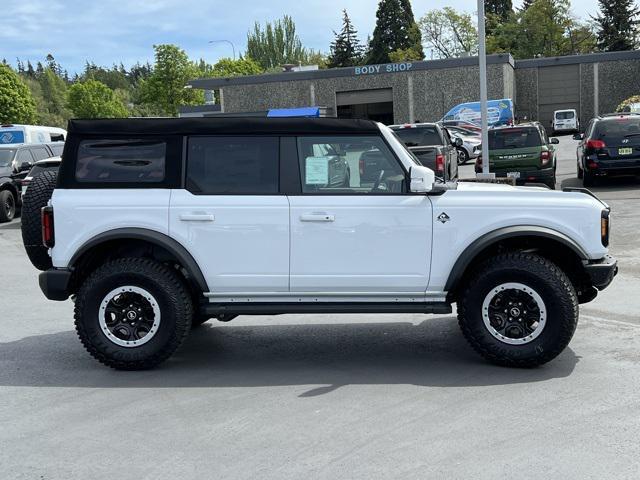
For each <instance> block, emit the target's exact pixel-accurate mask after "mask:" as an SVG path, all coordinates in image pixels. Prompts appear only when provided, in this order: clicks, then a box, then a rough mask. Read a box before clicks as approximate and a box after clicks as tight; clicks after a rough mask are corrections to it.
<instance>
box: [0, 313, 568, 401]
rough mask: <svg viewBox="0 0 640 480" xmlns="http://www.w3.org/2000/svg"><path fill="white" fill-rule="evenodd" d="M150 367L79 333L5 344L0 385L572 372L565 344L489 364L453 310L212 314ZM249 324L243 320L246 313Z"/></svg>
mask: <svg viewBox="0 0 640 480" xmlns="http://www.w3.org/2000/svg"><path fill="white" fill-rule="evenodd" d="M210 322H213V323H212V324H205V325H203V326H202V327H200V328H198V329H195V330H194V331H193V332H192V334H191V336H190V337H189V338H188V339H187V341H186V342H185V345H184V346H183V347H182V349H181V350H180V351H179V352H178V353H176V354H175V355H174V356H173V357H172V358H171V359H169V360H168V361H167V362H166V363H164V364H163V365H161V366H160V367H158V368H156V369H155V370H151V371H143V372H118V371H115V370H112V369H109V368H107V367H104V366H102V365H101V364H99V363H98V362H97V361H95V360H93V359H92V358H90V357H89V355H88V354H87V353H86V352H84V351H83V350H82V347H81V346H80V343H79V341H78V339H77V337H76V335H75V332H73V331H67V332H61V333H55V334H49V335H38V336H32V337H27V338H24V339H21V340H18V341H15V342H8V343H0V386H36V387H39V386H42V387H85V388H163V387H178V388H180V387H184V388H189V387H198V388H206V387H211V388H220V387H261V386H291V385H301V386H310V387H312V388H311V390H309V391H306V392H304V393H302V394H301V395H300V396H301V397H311V396H317V395H322V394H325V393H329V392H331V391H333V390H336V389H337V388H339V387H341V386H344V385H353V384H368V385H394V384H413V385H420V386H425V387H465V386H484V385H506V384H516V383H530V382H540V381H545V380H549V379H553V378H562V377H567V376H569V375H571V373H572V372H573V370H574V368H575V366H576V364H577V362H578V361H579V357H577V356H576V355H575V353H574V352H573V351H572V350H571V349H570V348H567V349H566V350H565V351H564V352H563V353H562V354H561V355H560V356H559V357H558V358H556V359H555V360H554V361H552V362H550V363H549V364H547V365H544V366H542V367H540V368H535V369H510V368H503V367H497V366H494V365H491V364H489V363H486V362H485V361H483V360H482V359H481V358H480V357H479V356H477V355H476V354H475V353H474V352H473V351H472V350H471V348H470V347H469V346H468V345H467V343H466V341H465V340H464V338H463V337H462V334H461V333H460V331H459V330H458V327H457V323H456V321H455V318H454V317H446V318H436V319H429V320H425V321H424V322H422V323H420V324H417V325H415V324H412V323H344V324H324V325H309V324H307V325H305V324H295V325H269V326H242V325H238V326H229V325H221V324H220V323H216V322H215V320H212V321H210ZM238 322H239V323H240V322H241V319H239V320H238Z"/></svg>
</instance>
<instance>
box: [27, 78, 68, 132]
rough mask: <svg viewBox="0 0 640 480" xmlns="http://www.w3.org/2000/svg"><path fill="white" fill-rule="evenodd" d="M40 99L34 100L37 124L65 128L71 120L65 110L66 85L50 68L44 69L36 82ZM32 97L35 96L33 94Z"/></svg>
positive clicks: (35, 95)
mask: <svg viewBox="0 0 640 480" xmlns="http://www.w3.org/2000/svg"><path fill="white" fill-rule="evenodd" d="M36 82H37V83H38V85H39V86H40V92H39V94H40V96H41V98H36V104H37V106H38V123H41V124H43V125H51V126H63V127H64V126H66V124H67V121H68V120H69V118H71V112H70V111H69V110H68V109H67V83H66V82H65V81H64V80H63V79H62V77H60V76H59V75H58V74H57V73H56V72H55V71H54V70H52V69H51V68H50V67H46V68H45V69H44V71H43V72H42V75H40V78H38V79H37V80H36ZM34 97H37V94H36V93H35V92H34Z"/></svg>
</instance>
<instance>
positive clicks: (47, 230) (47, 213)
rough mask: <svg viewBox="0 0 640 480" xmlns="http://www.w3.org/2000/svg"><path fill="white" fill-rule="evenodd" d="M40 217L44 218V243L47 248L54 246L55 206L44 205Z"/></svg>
mask: <svg viewBox="0 0 640 480" xmlns="http://www.w3.org/2000/svg"><path fill="white" fill-rule="evenodd" d="M40 217H41V220H42V244H43V245H44V246H45V247H47V248H53V246H54V245H55V243H56V242H55V235H54V231H53V207H42V210H41V211H40Z"/></svg>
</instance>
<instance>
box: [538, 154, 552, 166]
mask: <svg viewBox="0 0 640 480" xmlns="http://www.w3.org/2000/svg"><path fill="white" fill-rule="evenodd" d="M550 160H551V154H550V153H549V152H546V151H545V152H541V153H540V165H542V166H543V167H544V166H546V165H548V164H549V161H550Z"/></svg>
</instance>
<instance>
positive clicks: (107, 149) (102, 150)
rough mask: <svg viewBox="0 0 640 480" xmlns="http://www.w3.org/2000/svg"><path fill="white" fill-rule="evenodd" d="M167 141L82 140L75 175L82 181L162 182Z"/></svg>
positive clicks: (77, 179)
mask: <svg viewBox="0 0 640 480" xmlns="http://www.w3.org/2000/svg"><path fill="white" fill-rule="evenodd" d="M166 151H167V145H166V143H165V142H164V141H161V140H156V139H129V140H82V141H81V142H80V144H79V145H78V155H77V162H76V171H75V178H76V181H78V182H80V183H84V182H87V183H160V182H162V181H163V180H164V178H165V163H166V153H167V152H166Z"/></svg>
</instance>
